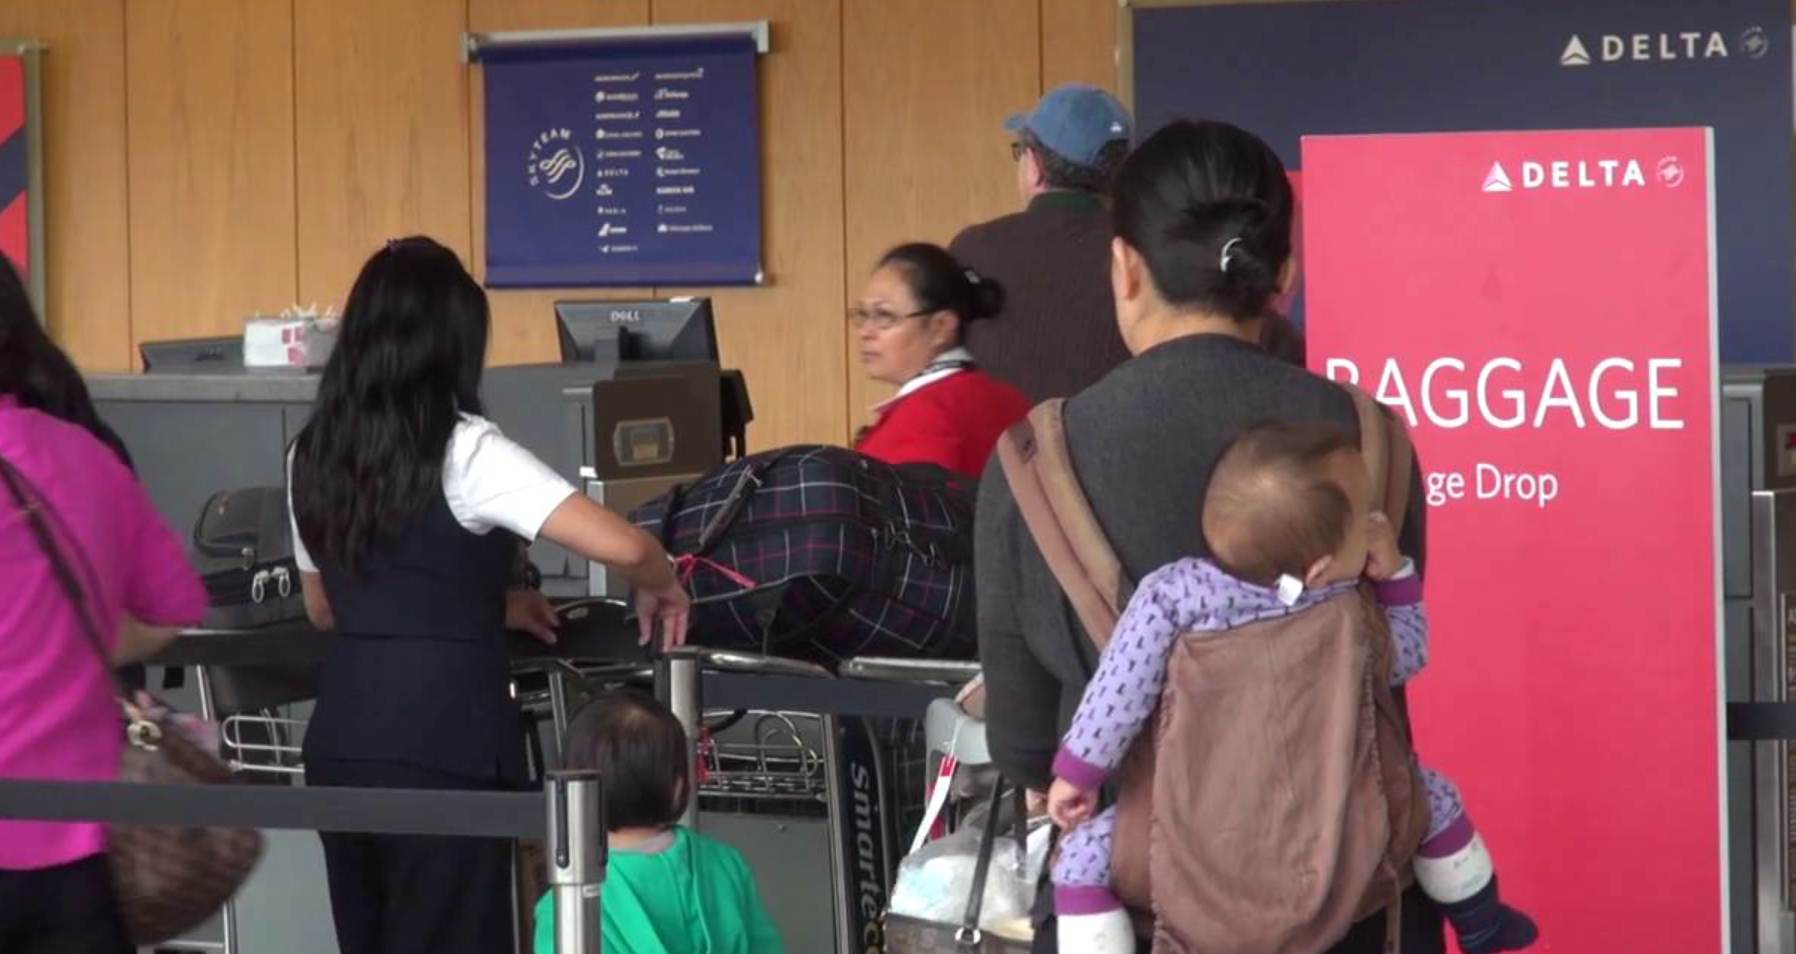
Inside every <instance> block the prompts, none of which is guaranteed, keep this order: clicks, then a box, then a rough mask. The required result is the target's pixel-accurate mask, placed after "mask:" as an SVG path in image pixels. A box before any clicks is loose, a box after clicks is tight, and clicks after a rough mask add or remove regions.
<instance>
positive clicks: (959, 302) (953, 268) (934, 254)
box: [879, 242, 1004, 330]
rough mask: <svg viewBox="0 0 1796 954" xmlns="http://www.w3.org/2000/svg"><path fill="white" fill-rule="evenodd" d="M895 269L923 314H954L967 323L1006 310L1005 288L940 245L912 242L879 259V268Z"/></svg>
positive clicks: (961, 321)
mask: <svg viewBox="0 0 1796 954" xmlns="http://www.w3.org/2000/svg"><path fill="white" fill-rule="evenodd" d="M888 265H889V266H892V267H895V268H897V269H898V271H900V272H902V273H903V274H904V283H905V284H906V285H909V286H910V293H911V295H912V296H913V297H915V298H916V299H917V306H918V307H920V308H922V309H923V310H924V311H951V312H953V313H955V314H956V315H959V316H960V324H961V328H962V329H963V330H964V329H965V328H966V326H967V323H969V322H973V321H978V320H980V319H982V318H990V317H992V316H993V315H996V314H997V313H998V312H1000V311H1002V310H1003V309H1004V288H1003V286H1001V285H999V284H998V283H997V282H995V281H993V280H992V279H990V278H986V277H985V276H983V275H980V274H979V273H978V272H975V271H973V270H972V269H970V268H968V267H966V266H965V265H962V264H961V263H960V261H959V260H958V259H956V258H955V257H954V256H953V255H952V254H950V253H949V252H948V250H947V249H945V248H942V247H941V246H940V245H930V244H929V243H927V242H913V243H911V244H909V245H900V246H898V247H897V248H894V249H892V250H891V251H889V252H887V253H885V254H884V255H882V256H880V259H879V267H880V268H885V267H886V266H888Z"/></svg>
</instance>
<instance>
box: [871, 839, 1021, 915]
mask: <svg viewBox="0 0 1796 954" xmlns="http://www.w3.org/2000/svg"><path fill="white" fill-rule="evenodd" d="M982 834H983V832H982V831H981V830H980V829H979V828H977V827H974V826H972V825H966V826H963V827H962V828H961V829H960V830H959V831H956V832H955V833H954V834H952V835H949V836H947V837H946V838H941V839H938V840H936V841H933V842H930V843H929V844H927V845H924V846H923V847H922V848H921V849H919V850H917V851H914V852H912V853H911V854H910V855H909V856H908V857H906V858H905V859H904V861H903V862H901V863H900V864H899V865H898V884H897V886H896V887H894V888H893V889H892V906H891V911H892V913H893V914H901V915H905V916H907V917H913V918H919V919H922V920H925V921H936V922H939V923H944V924H959V923H960V921H961V919H963V918H965V917H966V914H967V902H968V901H970V900H972V895H973V871H974V868H975V867H977V865H978V863H979V841H980V838H981V836H982ZM1048 835H1049V829H1048V826H1047V825H1046V824H1040V823H1038V824H1036V825H1033V826H1032V827H1031V829H1030V831H1029V836H1028V848H1029V850H1028V854H1027V856H1024V855H1023V854H1022V853H1021V852H1019V851H1018V850H1017V843H1016V838H1015V837H1014V836H1013V835H1012V834H1011V833H1010V832H1000V833H999V835H998V840H997V843H996V845H994V846H993V848H992V867H991V871H990V873H989V874H987V875H986V881H985V905H984V907H982V908H981V909H980V912H979V922H980V927H991V926H993V925H995V924H999V923H1013V922H1015V921H1017V920H1018V919H1021V920H1022V921H1023V922H1024V923H1027V922H1028V919H1029V913H1030V910H1031V909H1032V908H1033V907H1034V905H1035V887H1036V884H1037V882H1039V881H1040V879H1041V871H1042V865H1044V864H1046V862H1047V858H1048Z"/></svg>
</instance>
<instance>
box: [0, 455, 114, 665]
mask: <svg viewBox="0 0 1796 954" xmlns="http://www.w3.org/2000/svg"><path fill="white" fill-rule="evenodd" d="M0 483H3V484H5V485H6V489H7V491H8V494H9V495H10V496H11V497H12V499H13V500H14V501H15V502H16V503H17V504H18V506H19V512H20V513H21V514H23V515H24V518H25V524H26V526H27V527H29V528H30V530H31V536H32V538H33V539H34V540H36V541H37V546H38V549H39V550H41V551H43V555H44V559H46V560H48V561H49V563H50V570H51V573H52V575H53V576H55V578H56V585H57V587H58V588H59V589H61V590H62V593H63V596H64V598H66V599H67V600H68V601H69V605H70V606H71V607H72V608H73V610H74V612H75V619H76V622H78V623H79V624H80V626H79V629H80V630H81V635H82V636H83V637H84V638H85V640H86V642H87V644H88V646H89V647H90V648H92V649H93V651H94V655H95V656H97V657H98V658H99V660H100V667H101V668H102V669H104V670H105V671H106V675H107V678H108V679H109V680H110V681H111V682H112V684H113V687H114V690H115V691H116V692H117V693H118V695H119V698H120V699H128V698H130V696H131V693H130V691H129V690H128V689H127V688H126V687H125V685H124V683H122V682H120V681H119V677H118V671H117V670H116V669H114V668H113V667H112V654H111V653H110V652H108V651H107V649H106V643H105V641H104V640H103V639H102V638H101V636H100V627H99V624H98V623H97V622H96V621H95V620H94V617H93V606H92V604H91V603H90V602H89V601H88V599H87V592H86V590H85V589H84V588H83V587H82V585H81V581H80V579H79V577H78V576H77V574H76V572H75V569H74V568H73V567H72V566H70V565H69V561H68V558H67V555H66V554H64V553H63V551H62V548H61V547H59V546H57V544H56V533H55V531H54V530H53V529H52V528H51V526H50V523H49V521H48V520H46V519H45V518H46V515H48V516H50V517H54V516H55V511H54V510H52V509H51V508H50V503H49V501H47V500H45V499H44V498H43V495H42V494H39V493H38V492H37V488H36V487H34V486H33V485H32V483H31V481H30V479H29V478H27V477H26V476H25V475H24V474H23V473H21V472H20V471H19V469H18V468H17V467H14V466H13V463H12V461H10V460H7V459H6V458H5V457H0ZM83 562H84V563H85V560H84V561H83ZM90 572H91V568H90Z"/></svg>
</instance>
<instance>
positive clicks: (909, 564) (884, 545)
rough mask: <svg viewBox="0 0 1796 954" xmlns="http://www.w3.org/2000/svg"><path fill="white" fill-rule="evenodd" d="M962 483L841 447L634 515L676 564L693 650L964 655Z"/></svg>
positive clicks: (968, 595)
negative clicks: (687, 596)
mask: <svg viewBox="0 0 1796 954" xmlns="http://www.w3.org/2000/svg"><path fill="white" fill-rule="evenodd" d="M973 499H974V492H973V486H972V484H971V482H968V481H963V480H960V479H959V478H957V477H955V476H954V475H952V474H950V473H949V472H948V471H946V470H943V469H941V468H939V467H934V466H930V465H903V466H894V465H891V464H887V463H884V462H882V461H877V460H874V459H872V458H870V457H867V456H865V455H862V454H857V453H855V452H854V451H851V450H847V449H845V448H841V447H823V446H808V445H807V446H799V447H789V448H785V449H783V450H774V451H767V452H765V453H761V454H756V455H753V456H750V457H745V458H743V459H741V460H738V461H736V462H734V463H732V464H730V465H728V466H727V467H725V468H723V469H722V470H720V471H718V472H716V473H714V474H712V475H710V476H709V477H706V478H705V479H703V480H700V481H698V482H696V483H693V484H690V485H686V486H682V487H678V488H675V489H674V490H672V491H670V492H669V493H667V494H664V495H662V496H661V497H659V498H657V499H655V500H653V501H650V502H649V503H648V504H645V505H644V506H642V507H641V508H639V509H637V510H636V511H635V512H634V513H632V514H631V515H630V519H631V520H633V521H634V522H635V523H636V524H637V525H638V526H641V527H642V528H643V529H645V530H647V531H648V532H650V533H653V534H655V535H656V536H657V537H659V538H660V540H661V542H662V544H663V545H664V546H666V548H667V551H668V552H669V553H671V554H673V555H674V558H675V559H676V560H677V561H678V562H679V564H680V571H681V577H682V579H683V581H684V582H685V584H686V588H687V591H688V592H689V593H691V594H692V598H693V618H692V629H691V632H690V635H689V637H688V638H689V639H690V640H691V641H692V642H694V643H697V644H699V645H704V646H712V647H718V648H730V649H745V650H752V651H754V652H760V653H766V654H769V655H778V656H786V657H790V658H798V659H806V660H811V661H815V662H822V663H834V662H837V661H839V660H842V659H847V658H851V657H854V656H867V655H871V656H900V657H903V656H910V657H929V658H971V657H972V655H973V653H974V651H975V643H974V628H973Z"/></svg>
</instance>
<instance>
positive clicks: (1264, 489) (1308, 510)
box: [1203, 421, 1359, 586]
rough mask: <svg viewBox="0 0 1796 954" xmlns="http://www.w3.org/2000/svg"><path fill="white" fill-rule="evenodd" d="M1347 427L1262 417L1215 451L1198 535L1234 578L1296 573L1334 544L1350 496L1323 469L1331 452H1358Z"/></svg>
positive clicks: (1257, 579) (1348, 513)
mask: <svg viewBox="0 0 1796 954" xmlns="http://www.w3.org/2000/svg"><path fill="white" fill-rule="evenodd" d="M1358 453H1359V441H1358V440H1357V439H1356V438H1355V437H1354V434H1353V432H1352V431H1351V430H1349V429H1347V428H1345V427H1341V426H1338V425H1333V424H1293V423H1289V422H1285V421H1267V422H1265V423H1261V424H1255V425H1254V426H1252V427H1249V428H1248V429H1247V430H1245V431H1242V432H1241V434H1240V436H1238V437H1236V438H1235V440H1234V442H1233V443H1231V444H1230V445H1229V446H1228V449H1227V450H1224V451H1223V452H1222V457H1221V459H1220V460H1218V461H1217V463H1216V469H1215V470H1214V471H1213V472H1211V474H1210V485H1209V489H1208V490H1207V491H1206V492H1205V494H1204V514H1203V530H1204V542H1205V543H1206V544H1208V546H1209V548H1210V557H1211V559H1213V560H1215V561H1216V565H1217V566H1220V567H1222V569H1224V570H1225V571H1227V572H1228V573H1229V574H1230V575H1231V576H1234V577H1235V578H1236V579H1240V580H1246V581H1247V582H1249V583H1254V584H1257V585H1259V586H1272V585H1274V584H1276V583H1277V582H1278V578H1279V577H1280V576H1282V575H1284V574H1286V573H1289V574H1292V575H1293V576H1298V577H1302V576H1303V574H1304V571H1305V570H1307V569H1308V568H1309V566H1310V565H1311V564H1313V563H1315V562H1316V561H1317V560H1319V559H1321V558H1322V557H1325V556H1327V555H1329V554H1331V553H1334V552H1335V551H1337V550H1339V549H1340V548H1341V544H1342V542H1343V541H1345V540H1346V539H1347V528H1348V525H1349V524H1350V522H1351V521H1352V520H1353V501H1351V500H1349V499H1347V492H1346V491H1345V490H1343V489H1341V485H1340V484H1339V483H1337V482H1336V481H1335V480H1334V479H1333V478H1332V477H1331V476H1330V475H1329V472H1328V461H1329V460H1330V459H1331V458H1333V457H1334V456H1335V455H1337V454H1358Z"/></svg>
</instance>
